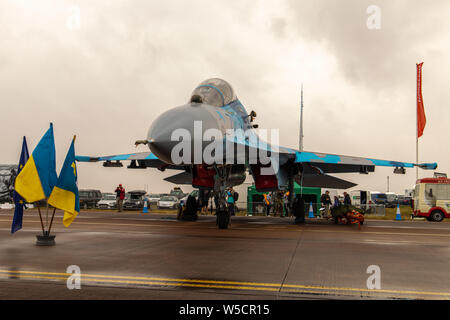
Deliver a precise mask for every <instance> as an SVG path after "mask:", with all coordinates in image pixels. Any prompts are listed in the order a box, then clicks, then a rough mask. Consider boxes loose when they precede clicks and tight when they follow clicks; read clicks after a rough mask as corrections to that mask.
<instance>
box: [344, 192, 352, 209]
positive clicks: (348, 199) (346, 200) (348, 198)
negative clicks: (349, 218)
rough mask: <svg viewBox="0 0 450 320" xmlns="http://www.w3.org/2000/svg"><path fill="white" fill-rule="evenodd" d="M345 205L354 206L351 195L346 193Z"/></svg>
mask: <svg viewBox="0 0 450 320" xmlns="http://www.w3.org/2000/svg"><path fill="white" fill-rule="evenodd" d="M344 205H346V206H350V205H352V200H351V199H350V195H349V194H348V193H347V192H344Z"/></svg>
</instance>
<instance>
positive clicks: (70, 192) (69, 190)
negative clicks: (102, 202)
mask: <svg viewBox="0 0 450 320" xmlns="http://www.w3.org/2000/svg"><path fill="white" fill-rule="evenodd" d="M74 144H75V137H74V138H73V140H72V144H71V145H70V148H69V151H68V152H67V156H66V160H64V164H63V166H62V169H61V172H60V173H59V177H58V181H57V182H56V185H55V188H54V189H53V191H52V193H51V195H50V198H49V199H48V203H49V204H50V205H52V206H53V207H55V208H58V209H61V210H64V218H63V224H64V225H65V226H66V227H68V226H70V224H71V223H72V222H73V220H75V217H76V216H77V215H78V213H79V212H80V199H79V197H78V185H77V180H78V178H77V165H76V162H75V146H74Z"/></svg>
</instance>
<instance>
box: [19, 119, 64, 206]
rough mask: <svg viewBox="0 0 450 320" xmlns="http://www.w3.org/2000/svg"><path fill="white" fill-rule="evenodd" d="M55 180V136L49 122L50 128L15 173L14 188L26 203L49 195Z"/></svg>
mask: <svg viewBox="0 0 450 320" xmlns="http://www.w3.org/2000/svg"><path fill="white" fill-rule="evenodd" d="M56 180H57V175H56V155H55V138H54V135H53V124H52V123H50V128H49V129H48V130H47V132H46V133H45V134H44V136H43V137H42V138H41V141H39V143H38V145H37V146H36V148H34V150H33V153H32V154H31V157H30V158H29V159H28V161H27V163H26V164H25V166H24V167H23V169H22V171H20V173H19V174H18V175H17V178H16V182H15V185H14V189H15V191H16V192H17V193H18V194H20V195H21V196H22V198H24V199H25V200H26V201H27V202H28V203H30V202H37V201H40V200H43V199H46V198H48V197H49V196H50V193H51V192H52V190H53V187H54V186H55V184H56Z"/></svg>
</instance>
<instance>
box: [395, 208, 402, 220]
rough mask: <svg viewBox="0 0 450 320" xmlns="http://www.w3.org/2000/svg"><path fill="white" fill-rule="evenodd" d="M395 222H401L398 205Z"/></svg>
mask: <svg viewBox="0 0 450 320" xmlns="http://www.w3.org/2000/svg"><path fill="white" fill-rule="evenodd" d="M395 220H396V221H402V215H401V214H400V205H399V204H398V205H397V214H396V215H395Z"/></svg>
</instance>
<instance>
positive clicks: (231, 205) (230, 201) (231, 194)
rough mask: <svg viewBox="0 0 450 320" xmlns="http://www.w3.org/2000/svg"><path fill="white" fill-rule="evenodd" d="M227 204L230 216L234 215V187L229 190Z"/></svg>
mask: <svg viewBox="0 0 450 320" xmlns="http://www.w3.org/2000/svg"><path fill="white" fill-rule="evenodd" d="M227 205H228V212H229V214H230V216H234V191H233V188H229V189H228V190H227Z"/></svg>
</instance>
